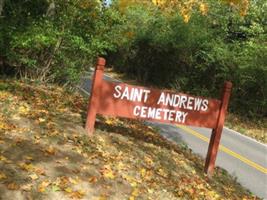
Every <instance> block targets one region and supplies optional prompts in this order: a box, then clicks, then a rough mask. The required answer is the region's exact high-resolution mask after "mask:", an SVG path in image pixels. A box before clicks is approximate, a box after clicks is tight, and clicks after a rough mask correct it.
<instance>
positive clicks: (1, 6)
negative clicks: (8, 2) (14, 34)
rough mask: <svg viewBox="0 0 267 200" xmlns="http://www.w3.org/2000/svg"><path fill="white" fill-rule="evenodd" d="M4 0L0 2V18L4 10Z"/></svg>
mask: <svg viewBox="0 0 267 200" xmlns="http://www.w3.org/2000/svg"><path fill="white" fill-rule="evenodd" d="M4 4H5V0H0V16H2V12H3V9H4Z"/></svg>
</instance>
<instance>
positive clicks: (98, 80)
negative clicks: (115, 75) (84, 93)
mask: <svg viewBox="0 0 267 200" xmlns="http://www.w3.org/2000/svg"><path fill="white" fill-rule="evenodd" d="M105 64H106V60H105V59H104V58H98V59H97V63H96V67H95V72H94V76H93V80H92V87H91V95H90V100H89V104H88V109H87V119H86V125H85V129H86V131H87V133H88V134H89V136H92V135H93V132H94V127H95V119H96V114H97V110H98V107H99V97H100V89H101V84H102V79H103V74H104V67H105Z"/></svg>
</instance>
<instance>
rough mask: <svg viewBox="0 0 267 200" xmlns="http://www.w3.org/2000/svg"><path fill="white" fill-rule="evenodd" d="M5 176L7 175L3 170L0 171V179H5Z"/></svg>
mask: <svg viewBox="0 0 267 200" xmlns="http://www.w3.org/2000/svg"><path fill="white" fill-rule="evenodd" d="M6 178H7V176H6V175H5V174H4V173H3V172H0V180H2V179H6Z"/></svg>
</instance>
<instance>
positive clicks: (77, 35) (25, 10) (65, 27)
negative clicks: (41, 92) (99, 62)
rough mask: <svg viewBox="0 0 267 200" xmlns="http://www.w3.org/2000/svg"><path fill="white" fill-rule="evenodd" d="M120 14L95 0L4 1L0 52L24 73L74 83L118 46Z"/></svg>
mask: <svg viewBox="0 0 267 200" xmlns="http://www.w3.org/2000/svg"><path fill="white" fill-rule="evenodd" d="M118 15H119V14H118V13H117V12H116V11H113V10H111V9H105V8H104V7H102V5H101V3H100V2H99V1H97V0H95V1H90V2H89V3H88V1H85V0H77V1H71V2H70V1H68V2H66V1H63V0H58V1H55V2H54V4H53V1H50V4H48V2H47V1H45V0H43V1H41V0H39V1H33V0H32V1H21V2H20V3H18V4H15V0H9V1H7V2H6V3H5V7H4V15H3V18H2V21H1V26H3V27H4V29H3V31H2V30H1V34H0V41H1V43H4V44H3V46H2V45H1V46H2V47H3V49H1V56H2V57H4V59H5V63H6V64H5V66H4V67H8V66H11V67H12V68H14V67H15V71H16V72H17V73H18V74H19V75H20V76H22V77H26V78H31V79H39V80H41V81H57V82H59V83H64V84H68V83H73V82H75V81H77V80H79V77H80V74H81V73H82V72H84V71H86V70H88V68H89V67H90V66H91V65H92V63H93V61H94V60H95V58H96V57H97V56H98V55H105V54H106V52H107V51H113V50H114V49H115V44H114V42H113V41H114V40H116V39H115V38H116V31H117V30H116V29H115V28H113V26H114V27H115V26H116V24H118V23H120V21H121V19H120V17H118Z"/></svg>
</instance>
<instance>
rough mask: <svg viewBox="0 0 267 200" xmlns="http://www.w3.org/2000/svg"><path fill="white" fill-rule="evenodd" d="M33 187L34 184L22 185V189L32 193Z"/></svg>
mask: <svg viewBox="0 0 267 200" xmlns="http://www.w3.org/2000/svg"><path fill="white" fill-rule="evenodd" d="M32 186H33V184H32V183H28V184H25V185H22V186H21V189H22V190H24V191H30V190H31V189H32Z"/></svg>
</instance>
